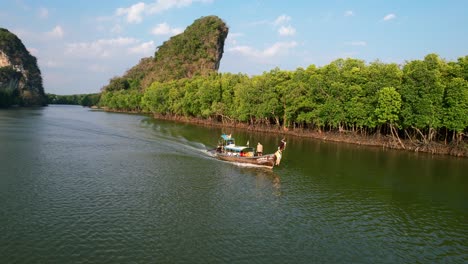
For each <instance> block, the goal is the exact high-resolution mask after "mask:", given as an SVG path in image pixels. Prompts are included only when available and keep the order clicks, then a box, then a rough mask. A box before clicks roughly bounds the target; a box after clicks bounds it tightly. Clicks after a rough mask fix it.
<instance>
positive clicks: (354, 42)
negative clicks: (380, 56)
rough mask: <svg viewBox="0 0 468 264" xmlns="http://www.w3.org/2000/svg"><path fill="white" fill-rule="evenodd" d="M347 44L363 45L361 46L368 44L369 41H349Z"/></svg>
mask: <svg viewBox="0 0 468 264" xmlns="http://www.w3.org/2000/svg"><path fill="white" fill-rule="evenodd" d="M345 44H346V45H350V46H361V47H364V46H367V42H365V41H348V42H345Z"/></svg>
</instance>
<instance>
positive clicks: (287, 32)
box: [278, 25, 296, 36]
mask: <svg viewBox="0 0 468 264" xmlns="http://www.w3.org/2000/svg"><path fill="white" fill-rule="evenodd" d="M278 33H279V34H280V36H294V35H295V34H296V29H295V28H293V27H292V26H291V25H288V26H281V27H280V28H279V29H278Z"/></svg>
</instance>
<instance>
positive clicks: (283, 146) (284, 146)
mask: <svg viewBox="0 0 468 264" xmlns="http://www.w3.org/2000/svg"><path fill="white" fill-rule="evenodd" d="M285 148H286V139H285V138H283V139H281V142H280V144H279V147H278V149H279V150H281V151H283V150H284V149H285Z"/></svg>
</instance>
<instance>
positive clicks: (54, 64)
mask: <svg viewBox="0 0 468 264" xmlns="http://www.w3.org/2000/svg"><path fill="white" fill-rule="evenodd" d="M44 65H45V67H47V68H58V67H59V66H60V63H59V62H57V61H54V60H50V59H48V60H46V61H45V64H44Z"/></svg>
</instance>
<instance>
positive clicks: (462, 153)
mask: <svg viewBox="0 0 468 264" xmlns="http://www.w3.org/2000/svg"><path fill="white" fill-rule="evenodd" d="M91 108H92V109H99V110H103V111H106V112H114V113H127V114H145V115H149V116H151V117H152V118H154V119H157V120H167V121H174V122H179V123H187V124H194V125H200V126H207V127H219V128H235V129H243V130H247V131H254V132H262V133H274V134H277V135H281V136H286V135H287V136H295V137H303V138H313V139H317V140H323V141H330V142H338V143H346V144H353V145H362V146H369V147H382V148H388V149H396V150H403V151H412V152H422V153H429V154H436V155H450V156H455V157H465V158H467V157H468V146H467V145H453V144H445V143H441V142H431V143H430V144H427V145H424V144H422V143H421V142H414V141H411V140H406V139H402V140H401V143H400V142H398V143H397V142H395V141H394V140H393V139H392V138H391V137H389V136H388V135H386V136H385V135H380V134H374V135H359V134H356V133H354V132H351V131H346V132H336V131H314V130H310V129H303V128H296V129H294V130H282V129H278V128H277V127H274V126H251V125H248V124H245V123H221V122H219V121H217V120H212V119H201V118H196V117H184V116H174V115H161V114H153V113H148V112H142V111H125V110H115V109H109V108H107V107H97V106H93V107H91ZM401 144H403V146H404V147H403V146H402V145H401Z"/></svg>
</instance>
